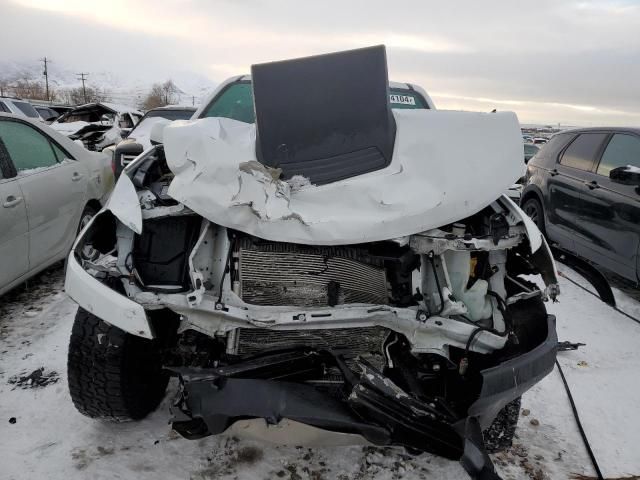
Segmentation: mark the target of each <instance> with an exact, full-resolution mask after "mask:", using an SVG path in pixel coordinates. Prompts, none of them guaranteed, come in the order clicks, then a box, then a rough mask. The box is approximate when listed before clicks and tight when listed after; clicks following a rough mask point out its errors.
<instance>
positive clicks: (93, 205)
mask: <svg viewBox="0 0 640 480" xmlns="http://www.w3.org/2000/svg"><path fill="white" fill-rule="evenodd" d="M85 207H91V208H93V209H94V210H95V211H96V212H99V211H100V210H101V209H102V205H101V204H100V202H99V201H98V200H96V199H95V198H92V199H91V200H89V201H88V202H87V204H86V205H85Z"/></svg>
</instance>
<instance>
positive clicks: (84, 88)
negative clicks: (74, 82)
mask: <svg viewBox="0 0 640 480" xmlns="http://www.w3.org/2000/svg"><path fill="white" fill-rule="evenodd" d="M76 75H79V76H80V78H78V80H82V96H83V97H84V103H89V102H88V101H87V89H86V87H85V85H84V81H85V80H86V77H87V75H89V74H88V73H85V72H81V73H76Z"/></svg>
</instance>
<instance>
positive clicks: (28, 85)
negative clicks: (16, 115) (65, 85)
mask: <svg viewBox="0 0 640 480" xmlns="http://www.w3.org/2000/svg"><path fill="white" fill-rule="evenodd" d="M0 88H1V90H2V91H3V94H5V95H14V96H16V97H21V98H27V99H29V100H48V98H47V90H46V88H45V86H44V83H43V82H41V81H37V80H32V79H30V78H26V77H24V78H21V79H17V80H15V81H13V82H8V81H6V80H4V81H3V85H2V86H1V87H0ZM55 97H56V92H54V91H53V90H50V91H49V99H51V100H53V99H54V98H55Z"/></svg>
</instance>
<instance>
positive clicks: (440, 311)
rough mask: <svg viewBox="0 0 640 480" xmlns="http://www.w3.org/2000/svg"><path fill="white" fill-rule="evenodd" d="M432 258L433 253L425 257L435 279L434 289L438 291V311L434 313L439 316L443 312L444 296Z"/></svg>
mask: <svg viewBox="0 0 640 480" xmlns="http://www.w3.org/2000/svg"><path fill="white" fill-rule="evenodd" d="M434 256H435V255H434V254H433V252H429V254H428V255H427V257H429V260H430V261H431V268H432V269H433V276H434V277H435V279H436V288H437V289H438V294H439V295H440V310H438V313H436V315H440V314H441V313H442V311H443V310H444V295H442V288H440V279H439V278H438V272H437V270H436V263H435V260H434Z"/></svg>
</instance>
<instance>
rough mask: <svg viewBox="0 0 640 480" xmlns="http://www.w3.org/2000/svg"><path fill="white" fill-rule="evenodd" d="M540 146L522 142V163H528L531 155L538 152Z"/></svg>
mask: <svg viewBox="0 0 640 480" xmlns="http://www.w3.org/2000/svg"><path fill="white" fill-rule="evenodd" d="M539 150H540V147H538V146H536V145H533V144H531V143H525V144H524V163H529V160H531V159H532V158H533V156H534V155H535V154H536V153H538V151H539Z"/></svg>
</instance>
